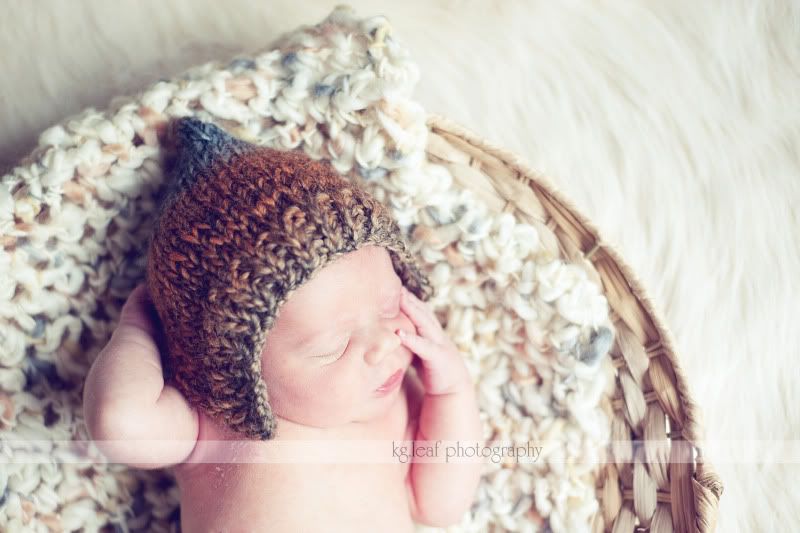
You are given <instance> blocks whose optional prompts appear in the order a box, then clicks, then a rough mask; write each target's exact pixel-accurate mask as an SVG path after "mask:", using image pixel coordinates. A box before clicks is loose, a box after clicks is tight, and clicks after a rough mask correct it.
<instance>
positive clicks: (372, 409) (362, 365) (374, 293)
mask: <svg viewBox="0 0 800 533" xmlns="http://www.w3.org/2000/svg"><path fill="white" fill-rule="evenodd" d="M401 287H402V282H401V281H400V278H399V277H398V276H397V274H396V273H395V271H394V268H393V267H392V261H391V258H390V256H389V252H388V251H387V250H386V249H385V248H383V247H380V246H373V245H370V246H365V247H362V248H360V249H358V250H356V251H355V252H350V253H348V254H346V255H345V256H342V257H339V258H338V259H336V260H335V261H334V262H332V263H330V264H328V265H326V266H325V267H323V268H322V269H321V270H319V271H317V273H316V274H315V276H314V277H313V279H311V280H310V281H308V282H307V283H305V284H304V285H303V286H302V287H300V288H299V289H297V290H296V291H294V292H293V293H292V294H291V295H290V296H289V299H288V300H287V301H286V302H285V303H284V304H283V306H282V307H281V308H280V310H279V312H278V317H277V319H276V321H275V323H274V325H273V328H272V329H271V330H270V332H269V333H268V334H267V340H266V342H265V345H264V350H263V352H262V359H261V365H262V366H261V368H262V374H263V377H264V381H265V382H266V384H267V391H268V394H269V402H270V404H271V405H272V408H273V410H274V411H275V413H276V414H277V415H278V416H279V417H280V418H284V419H288V420H291V421H292V422H295V423H298V424H302V425H306V426H313V427H320V428H323V427H324V428H329V427H335V426H341V425H345V424H349V423H352V422H366V421H369V420H373V419H375V418H376V417H379V416H381V415H383V414H384V413H385V412H386V411H387V409H388V408H389V407H390V406H391V404H392V401H393V400H394V399H395V398H396V397H397V396H398V391H399V389H400V381H402V376H403V375H404V374H405V371H406V369H408V367H409V365H410V363H411V360H412V357H413V354H412V353H411V352H410V351H409V350H408V349H407V348H406V347H405V346H403V345H402V344H401V342H400V339H399V337H398V336H397V335H396V333H395V331H396V330H397V329H404V330H406V331H411V332H413V331H415V327H414V325H413V323H412V322H411V320H410V319H409V318H408V317H407V316H406V315H405V313H404V312H403V311H402V310H401V308H400V289H401ZM397 372H400V375H399V376H400V380H391V381H392V383H395V385H394V386H393V387H387V388H381V387H382V385H384V384H385V383H386V382H387V380H389V379H390V378H391V377H392V376H395V377H397V375H396V373H397ZM387 389H388V390H387ZM279 426H280V424H279ZM278 431H280V429H279V430H278Z"/></svg>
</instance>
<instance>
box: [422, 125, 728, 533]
mask: <svg viewBox="0 0 800 533" xmlns="http://www.w3.org/2000/svg"><path fill="white" fill-rule="evenodd" d="M427 123H428V126H429V128H430V137H429V141H428V146H427V149H426V151H427V154H428V158H429V159H430V160H431V161H433V162H436V163H438V164H441V165H444V166H446V167H447V168H448V169H449V171H450V173H451V174H452V175H453V177H454V179H456V180H457V182H458V183H459V185H461V186H462V187H464V188H467V189H470V190H472V191H474V192H475V193H476V194H478V195H480V197H481V199H482V200H483V201H484V202H485V203H486V205H487V206H488V207H489V208H490V209H491V210H492V212H508V213H512V214H513V215H514V216H515V218H517V219H518V220H520V221H522V222H525V223H528V224H531V225H532V226H534V227H536V229H537V230H538V231H539V235H540V237H541V239H542V241H543V242H544V243H545V245H546V246H551V247H552V251H553V252H554V254H556V255H562V256H564V257H566V258H568V260H569V261H570V262H571V263H573V264H579V265H581V266H583V268H584V269H585V270H586V272H587V274H588V275H589V276H590V277H591V278H592V279H594V280H595V281H597V282H598V283H601V284H602V287H603V289H604V292H605V294H606V297H607V299H608V302H609V305H610V306H611V309H612V311H611V316H612V319H613V321H614V325H615V327H616V330H617V332H616V336H615V343H614V346H613V348H612V350H611V355H612V361H613V363H614V367H615V369H616V383H615V388H616V391H615V395H614V397H613V401H611V402H610V405H607V408H608V409H609V411H610V412H611V413H610V416H611V417H612V418H611V419H612V446H611V448H610V450H611V457H608V458H607V460H606V462H605V464H604V467H603V468H602V470H601V472H600V473H599V476H598V479H597V482H598V485H597V490H598V498H599V499H600V501H601V514H598V516H597V517H596V519H595V522H594V529H595V531H614V532H615V533H616V532H628V531H634V530H635V531H653V532H661V531H671V530H673V529H674V531H680V532H699V533H705V532H710V531H714V529H715V527H716V519H717V510H718V506H719V499H720V496H721V495H722V490H723V486H722V482H721V480H720V478H719V476H718V475H717V474H716V473H715V471H714V469H713V467H712V466H711V465H710V464H709V462H708V461H707V460H706V459H705V457H704V456H703V453H702V450H701V449H700V448H699V447H698V446H697V445H696V444H695V443H697V442H700V441H701V440H702V438H703V428H702V423H701V420H700V411H699V409H698V406H697V405H696V404H695V402H694V400H693V399H692V395H691V392H690V391H689V386H688V383H687V380H686V377H685V375H684V373H683V370H682V369H681V367H680V363H679V361H678V356H677V354H676V352H675V342H674V340H673V338H672V337H671V333H670V331H669V329H668V328H667V327H666V325H665V324H664V322H663V320H662V319H661V318H660V314H659V312H657V310H656V308H655V307H654V305H653V303H652V302H651V300H650V299H649V298H648V297H647V295H646V294H645V292H644V290H643V288H642V284H641V282H640V281H639V280H638V279H637V278H636V275H635V274H634V273H633V271H632V270H631V268H630V267H629V266H628V265H627V264H626V263H625V261H624V260H623V259H622V257H621V256H620V255H619V253H618V252H617V251H616V250H615V249H614V247H613V246H611V245H609V243H607V242H605V241H604V240H603V238H602V237H601V235H600V232H599V230H598V229H597V227H595V226H594V225H593V224H592V223H591V222H590V221H589V220H588V219H587V218H586V217H585V216H583V215H581V214H580V212H579V211H578V209H577V208H576V207H575V205H573V204H572V203H571V202H570V201H569V200H568V199H567V198H566V197H565V196H564V195H563V194H562V193H561V192H559V190H558V189H557V188H556V187H555V185H554V184H553V183H552V181H551V180H550V179H549V178H547V177H546V176H543V175H541V174H539V173H537V172H535V171H533V170H532V169H531V168H530V167H529V166H528V165H527V164H526V163H525V162H524V161H522V160H521V158H520V157H519V156H517V155H515V154H513V153H511V152H509V151H507V150H503V149H501V148H499V147H497V146H495V145H493V144H492V143H490V142H488V141H486V140H483V139H481V138H480V137H478V136H477V135H476V134H475V133H473V132H471V131H469V130H467V129H466V128H464V127H463V126H461V125H459V124H457V123H455V122H453V121H452V120H449V119H447V118H445V117H442V116H439V115H433V114H431V115H429V117H428V121H427ZM638 441H644V445H643V446H641V447H638V448H636V449H635V450H634V443H635V442H638ZM637 519H638V523H637Z"/></svg>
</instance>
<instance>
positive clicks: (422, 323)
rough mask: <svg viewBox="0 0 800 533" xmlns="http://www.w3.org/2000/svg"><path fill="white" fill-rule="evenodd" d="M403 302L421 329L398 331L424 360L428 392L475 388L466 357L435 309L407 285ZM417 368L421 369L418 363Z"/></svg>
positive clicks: (421, 359) (423, 378) (403, 339)
mask: <svg viewBox="0 0 800 533" xmlns="http://www.w3.org/2000/svg"><path fill="white" fill-rule="evenodd" d="M400 305H401V309H402V310H403V312H404V313H405V314H406V315H407V316H408V317H409V318H410V319H411V321H412V322H413V323H414V326H416V329H417V333H412V332H408V331H404V330H398V331H397V334H398V336H399V337H400V340H401V341H402V342H403V344H404V345H405V346H406V347H407V348H408V349H409V350H411V351H412V352H414V354H415V356H416V357H419V360H420V361H421V367H422V372H421V375H420V379H421V380H422V384H423V386H424V387H425V392H426V393H427V394H433V395H440V394H451V393H454V392H459V391H460V390H462V389H464V388H465V387H469V388H471V387H472V386H473V385H472V380H471V378H470V376H469V372H468V371H467V367H466V366H465V365H464V359H463V357H462V355H461V353H460V352H459V350H458V348H456V346H455V344H453V341H452V340H450V338H449V337H448V336H447V334H446V333H445V332H444V331H443V330H442V326H441V325H440V324H439V320H438V319H437V318H436V315H434V313H433V311H431V310H430V308H429V307H428V306H427V305H425V302H423V301H421V300H420V299H419V298H417V297H416V296H414V294H412V293H411V292H410V291H409V290H408V289H406V288H405V287H403V288H402V296H401V298H400ZM414 362H415V363H416V362H417V360H416V359H415V361H414ZM415 368H417V369H419V367H418V366H417V365H415Z"/></svg>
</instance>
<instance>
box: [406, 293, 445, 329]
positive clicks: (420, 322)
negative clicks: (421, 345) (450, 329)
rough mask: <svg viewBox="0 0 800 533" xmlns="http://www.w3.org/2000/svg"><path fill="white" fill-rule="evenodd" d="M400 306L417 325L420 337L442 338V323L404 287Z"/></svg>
mask: <svg viewBox="0 0 800 533" xmlns="http://www.w3.org/2000/svg"><path fill="white" fill-rule="evenodd" d="M400 306H401V308H402V309H403V311H404V312H405V313H406V315H408V318H410V319H411V321H412V322H413V323H414V325H415V326H416V327H417V331H418V332H419V333H420V334H421V336H422V337H424V338H426V339H431V340H433V341H440V340H441V339H442V337H443V336H444V332H443V331H442V325H441V324H439V320H438V319H437V318H436V315H434V314H433V312H432V311H431V310H430V309H429V308H428V307H427V306H426V305H425V303H424V302H422V301H420V300H419V299H418V298H417V297H416V296H414V295H413V294H412V293H411V292H410V291H409V290H408V289H406V288H405V287H403V290H402V296H401V298H400Z"/></svg>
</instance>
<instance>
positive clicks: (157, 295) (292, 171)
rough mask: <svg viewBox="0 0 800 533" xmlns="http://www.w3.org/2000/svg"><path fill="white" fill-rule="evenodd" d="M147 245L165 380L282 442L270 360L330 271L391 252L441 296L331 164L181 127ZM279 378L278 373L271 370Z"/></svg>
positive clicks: (361, 193) (381, 215) (389, 221)
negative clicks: (287, 326) (307, 295)
mask: <svg viewBox="0 0 800 533" xmlns="http://www.w3.org/2000/svg"><path fill="white" fill-rule="evenodd" d="M166 136H167V138H166V140H165V149H166V150H167V157H166V163H165V170H166V172H167V173H168V174H169V175H168V182H169V184H168V185H167V187H166V191H165V193H164V196H163V197H162V200H161V205H160V209H159V212H158V215H157V220H156V221H155V224H154V229H153V233H152V234H151V236H150V240H149V243H148V257H147V284H148V289H149V292H150V295H151V297H152V299H153V302H154V304H155V307H156V309H157V311H158V314H159V317H160V319H161V322H162V327H163V329H164V334H165V336H166V346H165V351H166V353H165V354H164V357H163V359H164V372H165V379H166V380H168V381H172V382H174V385H175V386H176V387H177V388H178V390H179V391H180V392H181V393H182V394H183V395H184V396H185V397H186V399H187V400H188V401H189V403H190V404H192V405H193V406H196V407H199V408H202V409H204V410H205V412H206V413H207V414H208V415H209V416H210V417H212V418H215V419H217V420H219V421H221V422H223V423H224V424H226V425H227V426H228V427H230V428H231V429H233V430H234V431H237V432H239V433H242V434H244V435H246V436H248V437H251V438H256V439H261V440H267V439H271V438H273V437H274V435H275V431H276V423H275V414H274V413H273V411H272V408H271V407H270V404H269V394H268V391H267V388H266V384H265V382H264V380H263V378H262V374H261V373H262V365H261V354H262V350H263V346H264V343H265V341H266V337H267V334H268V332H269V330H270V329H271V328H272V326H273V325H274V322H275V319H276V318H277V316H278V313H279V311H280V308H281V305H282V304H283V303H284V302H285V301H286V300H287V299H288V298H289V297H290V295H291V293H292V292H293V291H294V290H296V289H297V288H299V287H301V286H302V285H303V284H304V283H306V282H308V281H309V280H311V279H312V278H313V276H314V275H315V273H316V272H317V271H319V270H320V269H321V268H323V267H324V266H325V265H327V264H329V263H330V262H331V261H334V260H335V259H336V258H338V257H341V256H343V255H345V254H347V253H349V252H352V251H355V250H357V249H359V248H361V247H363V246H366V245H370V244H371V245H378V246H383V247H385V248H386V249H387V250H388V252H389V255H390V257H391V259H392V265H393V267H394V270H395V272H396V273H397V275H398V276H399V277H400V279H401V281H402V282H403V284H404V285H405V286H406V288H408V290H410V291H411V292H412V293H414V294H415V295H416V296H417V297H418V298H420V299H422V300H423V301H427V300H429V299H430V298H431V297H432V296H433V294H434V290H433V287H432V285H431V284H430V282H429V280H428V278H427V277H426V276H425V274H424V273H423V272H422V271H421V269H420V268H419V266H418V264H417V263H416V261H415V259H414V258H413V256H412V255H411V254H410V252H409V250H408V247H407V244H406V242H405V240H404V237H403V234H402V232H401V231H400V228H399V226H398V225H397V222H396V221H395V220H394V219H393V218H392V216H391V214H390V213H389V211H388V209H387V208H386V207H385V206H384V205H383V204H381V202H380V201H378V200H377V199H376V198H374V197H373V196H372V195H370V194H369V193H368V192H367V191H366V190H365V189H363V188H362V187H360V186H359V185H358V184H357V183H355V182H351V181H350V180H348V179H347V178H345V177H344V176H343V175H341V174H339V173H338V172H337V171H336V170H335V169H334V168H333V166H332V165H331V164H330V162H328V161H327V160H314V159H312V158H311V157H309V156H308V155H306V154H305V153H304V152H302V151H299V150H292V151H283V150H275V149H272V148H268V147H263V146H258V145H255V144H252V143H249V142H247V141H244V140H241V139H237V138H234V137H233V136H231V135H230V134H228V133H227V132H226V131H225V130H223V129H222V128H220V127H219V126H217V125H215V124H212V123H210V122H203V121H200V120H199V119H196V118H182V119H178V120H176V121H175V122H173V123H171V124H170V126H169V127H168V128H167V133H166ZM265 370H266V371H269V369H265Z"/></svg>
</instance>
